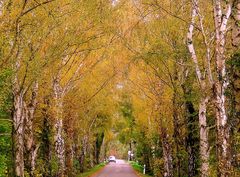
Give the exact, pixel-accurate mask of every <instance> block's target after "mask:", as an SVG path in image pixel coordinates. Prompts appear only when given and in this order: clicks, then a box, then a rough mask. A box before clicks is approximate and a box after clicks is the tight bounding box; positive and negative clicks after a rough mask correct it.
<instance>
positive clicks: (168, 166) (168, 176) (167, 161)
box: [161, 127, 173, 177]
mask: <svg viewBox="0 0 240 177" xmlns="http://www.w3.org/2000/svg"><path fill="white" fill-rule="evenodd" d="M166 131H167V130H166V129H165V128H163V127H162V128H161V136H162V137H161V138H162V146H163V160H164V177H173V157H172V147H171V143H170V140H169V135H168V133H167V132H166Z"/></svg>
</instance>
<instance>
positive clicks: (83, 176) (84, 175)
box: [77, 163, 106, 177]
mask: <svg viewBox="0 0 240 177" xmlns="http://www.w3.org/2000/svg"><path fill="white" fill-rule="evenodd" d="M105 165H106V163H100V164H98V165H96V166H95V167H93V168H91V169H89V170H87V171H86V172H84V173H81V174H79V175H78V176H77V177H89V176H91V175H93V174H94V173H96V172H97V171H98V170H100V169H102V168H103V167H104V166H105Z"/></svg>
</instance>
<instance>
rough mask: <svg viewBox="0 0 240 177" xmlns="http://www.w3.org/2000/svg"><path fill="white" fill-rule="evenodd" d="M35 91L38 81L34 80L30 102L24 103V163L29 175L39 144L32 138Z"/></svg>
mask: <svg viewBox="0 0 240 177" xmlns="http://www.w3.org/2000/svg"><path fill="white" fill-rule="evenodd" d="M37 93H38V83H37V82H35V83H34V85H33V89H32V97H31V99H30V103H29V104H28V105H25V106H24V107H25V111H26V115H25V119H24V123H25V131H24V144H25V156H26V158H25V160H26V161H25V164H26V169H27V171H28V172H29V174H30V176H32V177H33V176H34V171H35V166H36V157H37V151H38V148H39V145H36V143H35V140H34V133H33V131H34V129H33V119H34V113H35V110H36V106H37Z"/></svg>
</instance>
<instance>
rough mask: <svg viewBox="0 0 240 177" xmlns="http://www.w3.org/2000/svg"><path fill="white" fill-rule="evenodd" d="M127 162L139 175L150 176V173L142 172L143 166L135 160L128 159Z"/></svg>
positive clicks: (142, 176)
mask: <svg viewBox="0 0 240 177" xmlns="http://www.w3.org/2000/svg"><path fill="white" fill-rule="evenodd" d="M129 164H130V165H131V166H132V167H133V169H134V170H135V171H136V172H137V174H138V175H139V176H141V177H151V176H150V175H147V174H145V175H144V174H143V166H141V165H140V164H138V163H137V162H134V161H130V162H129Z"/></svg>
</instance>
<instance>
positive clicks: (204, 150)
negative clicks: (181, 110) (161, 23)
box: [187, 0, 212, 177]
mask: <svg viewBox="0 0 240 177" xmlns="http://www.w3.org/2000/svg"><path fill="white" fill-rule="evenodd" d="M197 15H198V16H199V18H200V26H201V28H202V33H203V34H205V33H204V31H203V24H202V17H201V15H200V14H199V7H198V1H197V0H194V1H193V2H192V19H191V24H190V25H189V29H188V34H187V45H188V50H189V52H190V54H191V58H192V61H193V63H194V66H195V72H196V75H197V79H198V82H199V85H200V92H201V94H202V95H201V98H200V103H199V115H198V117H199V126H200V158H201V167H200V169H201V176H202V177H206V176H209V143H208V127H207V116H206V109H207V102H208V98H207V95H208V93H207V91H208V89H209V87H208V86H207V79H206V77H205V74H204V73H202V72H201V69H200V67H199V61H198V57H197V54H196V51H195V47H194V44H193V31H194V28H195V25H196V22H195V20H196V17H197ZM205 43H207V42H206V41H205ZM206 47H207V51H208V52H207V56H208V55H209V48H208V45H206ZM206 61H207V62H208V65H207V67H206V69H207V70H208V79H209V81H210V82H211V81H212V77H211V72H210V71H211V68H210V63H209V59H208V57H207V59H206Z"/></svg>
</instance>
